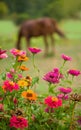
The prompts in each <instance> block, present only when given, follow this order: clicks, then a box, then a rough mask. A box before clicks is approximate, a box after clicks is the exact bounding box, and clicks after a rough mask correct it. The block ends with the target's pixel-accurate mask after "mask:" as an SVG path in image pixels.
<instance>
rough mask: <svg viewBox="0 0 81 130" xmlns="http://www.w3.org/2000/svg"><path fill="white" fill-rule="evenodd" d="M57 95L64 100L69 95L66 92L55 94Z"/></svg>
mask: <svg viewBox="0 0 81 130" xmlns="http://www.w3.org/2000/svg"><path fill="white" fill-rule="evenodd" d="M57 97H58V98H60V99H64V100H67V99H68V98H69V96H68V95H67V94H63V93H61V94H59V95H57Z"/></svg>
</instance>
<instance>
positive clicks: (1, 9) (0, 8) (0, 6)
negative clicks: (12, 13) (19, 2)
mask: <svg viewBox="0 0 81 130" xmlns="http://www.w3.org/2000/svg"><path fill="white" fill-rule="evenodd" d="M8 11H9V10H8V7H7V5H6V3H4V2H0V18H4V17H5V16H6V15H7V14H8Z"/></svg>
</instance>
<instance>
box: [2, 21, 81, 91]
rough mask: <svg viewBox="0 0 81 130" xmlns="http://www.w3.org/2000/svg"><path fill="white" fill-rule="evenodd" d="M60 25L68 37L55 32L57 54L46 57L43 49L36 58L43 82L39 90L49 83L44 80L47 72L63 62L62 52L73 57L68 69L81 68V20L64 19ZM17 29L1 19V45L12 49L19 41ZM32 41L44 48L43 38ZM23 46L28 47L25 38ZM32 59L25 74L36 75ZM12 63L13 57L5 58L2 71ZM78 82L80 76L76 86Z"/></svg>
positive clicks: (33, 44)
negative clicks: (63, 37)
mask: <svg viewBox="0 0 81 130" xmlns="http://www.w3.org/2000/svg"><path fill="white" fill-rule="evenodd" d="M59 27H60V28H61V29H62V30H63V31H64V32H65V34H66V36H67V38H68V39H67V40H65V39H60V38H59V37H58V36H57V35H56V34H55V50H56V54H55V56H53V57H47V58H44V57H43V51H42V53H40V54H38V55H37V56H36V59H35V62H36V65H37V66H38V68H40V78H41V82H39V87H38V88H37V91H38V92H45V91H46V88H45V86H46V85H47V84H46V83H45V81H43V80H42V77H43V75H44V74H45V73H47V72H48V71H50V70H52V69H53V68H55V67H60V65H61V64H62V60H61V54H62V53H64V54H66V55H69V56H71V57H72V62H70V63H69V64H68V63H67V65H66V69H67V67H68V66H69V67H70V68H71V69H72V68H75V69H80V70H81V21H78V20H75V21H74V20H64V21H62V22H61V23H59ZM17 30H18V28H17V27H16V26H15V24H13V23H12V22H10V21H0V46H1V47H2V48H3V49H7V50H10V49H11V48H13V47H15V44H16V41H17ZM31 42H32V46H36V47H40V48H41V49H42V50H44V44H43V38H41V37H40V38H37V39H36V38H33V39H32V40H31ZM22 48H23V49H25V48H26V45H25V40H24V39H23V40H22ZM9 55H10V53H9ZM31 59H32V57H30V58H29V61H28V62H27V63H25V64H27V66H28V67H29V68H30V69H29V71H28V72H27V73H24V75H31V76H32V75H33V76H34V75H36V72H34V69H33V67H32V60H31ZM12 63H13V61H12V57H9V59H6V60H3V61H2V63H1V64H0V68H1V71H4V70H5V68H8V67H11V64H12ZM77 81H78V82H77ZM77 84H79V86H80V84H81V80H80V79H79V78H77V79H76V81H75V84H74V86H75V87H76V85H77Z"/></svg>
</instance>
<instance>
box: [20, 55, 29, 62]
mask: <svg viewBox="0 0 81 130" xmlns="http://www.w3.org/2000/svg"><path fill="white" fill-rule="evenodd" d="M27 60H28V57H27V56H25V55H22V56H18V61H27Z"/></svg>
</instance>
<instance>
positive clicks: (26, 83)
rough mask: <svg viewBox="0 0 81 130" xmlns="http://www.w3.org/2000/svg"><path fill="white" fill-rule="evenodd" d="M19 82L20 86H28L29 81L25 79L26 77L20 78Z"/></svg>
mask: <svg viewBox="0 0 81 130" xmlns="http://www.w3.org/2000/svg"><path fill="white" fill-rule="evenodd" d="M17 84H18V85H19V86H20V87H25V86H28V82H27V81H25V80H24V79H21V80H19V81H18V83H17Z"/></svg>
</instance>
